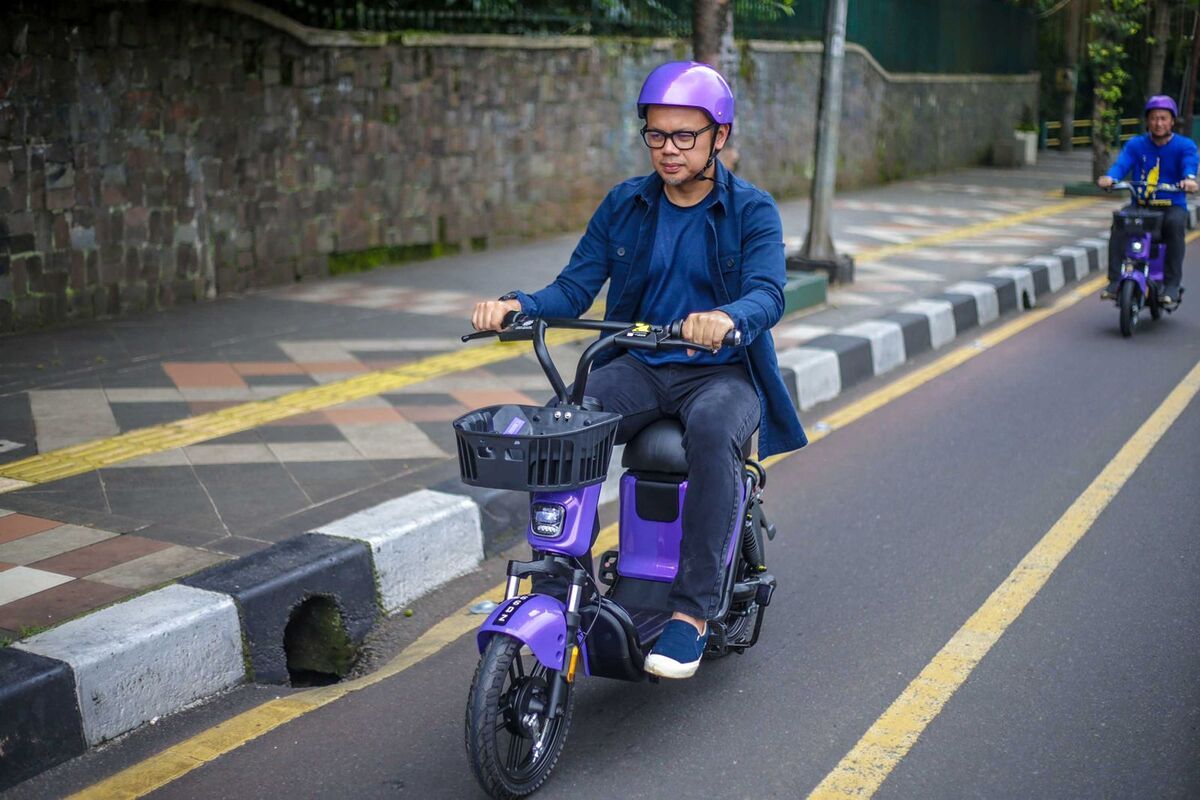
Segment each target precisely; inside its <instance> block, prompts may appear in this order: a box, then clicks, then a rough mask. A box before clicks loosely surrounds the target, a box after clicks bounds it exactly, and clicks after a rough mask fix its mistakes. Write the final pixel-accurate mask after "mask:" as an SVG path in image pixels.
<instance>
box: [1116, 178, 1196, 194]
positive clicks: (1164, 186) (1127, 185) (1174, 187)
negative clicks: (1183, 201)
mask: <svg viewBox="0 0 1200 800" xmlns="http://www.w3.org/2000/svg"><path fill="white" fill-rule="evenodd" d="M1149 185H1150V184H1149V183H1147V182H1146V181H1117V182H1116V183H1113V184H1111V185H1110V186H1108V187H1107V188H1106V189H1105V190H1104V191H1106V192H1111V191H1112V190H1113V189H1136V188H1139V187H1142V186H1149ZM1154 188H1155V190H1156V191H1160V192H1182V191H1183V187H1182V186H1180V185H1179V184H1177V183H1159V184H1156V185H1155V187H1154Z"/></svg>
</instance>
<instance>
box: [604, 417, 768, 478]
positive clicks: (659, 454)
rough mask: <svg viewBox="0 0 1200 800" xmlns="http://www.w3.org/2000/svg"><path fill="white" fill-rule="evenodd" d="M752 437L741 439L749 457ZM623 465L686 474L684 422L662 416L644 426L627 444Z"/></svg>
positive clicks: (639, 469)
mask: <svg viewBox="0 0 1200 800" xmlns="http://www.w3.org/2000/svg"><path fill="white" fill-rule="evenodd" d="M751 438H753V437H751ZM750 441H751V440H750V439H747V440H746V441H745V442H743V443H742V457H743V458H749V457H750ZM621 466H623V467H625V469H631V470H633V471H634V472H661V473H666V474H668V475H686V474H687V471H688V468H687V456H686V454H685V453H684V450H683V425H681V424H680V423H679V420H677V419H660V420H657V421H656V422H651V423H650V424H649V425H647V426H646V427H644V428H642V429H641V430H640V431H639V432H638V433H637V435H636V436H634V437H633V438H632V439H630V440H629V443H628V444H626V445H625V452H624V454H623V455H622V456H621Z"/></svg>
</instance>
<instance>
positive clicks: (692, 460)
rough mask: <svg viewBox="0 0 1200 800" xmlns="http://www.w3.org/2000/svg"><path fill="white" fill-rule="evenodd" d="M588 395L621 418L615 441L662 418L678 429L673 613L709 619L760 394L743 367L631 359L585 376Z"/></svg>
mask: <svg viewBox="0 0 1200 800" xmlns="http://www.w3.org/2000/svg"><path fill="white" fill-rule="evenodd" d="M587 395H588V396H589V397H594V398H596V399H597V400H599V401H600V402H601V403H603V405H604V410H605V411H615V412H617V413H619V414H622V415H623V416H624V419H622V420H621V423H620V425H618V426H617V443H618V444H623V443H625V442H627V441H629V440H630V439H631V438H633V436H634V435H635V434H636V433H637V432H638V431H640V430H641V429H642V428H644V427H646V426H647V425H649V424H650V423H651V422H654V421H655V420H658V419H662V418H663V417H674V418H676V419H678V420H680V421H681V422H682V423H683V428H684V435H683V446H684V450H685V451H686V454H687V462H688V493H687V497H685V498H684V501H683V541H682V543H681V544H680V552H679V571H678V572H677V573H676V575H675V582H674V584H673V585H672V586H671V594H670V601H669V602H670V604H671V610H673V611H680V612H682V613H684V614H688V615H690V616H693V617H699V618H701V619H710V618H711V617H712V616H713V615H715V614H716V613H717V609H718V607H719V606H720V602H721V581H722V578H723V576H724V556H725V552H726V551H727V550H728V548H729V537H730V536H731V535H732V534H733V532H734V530H735V525H734V521H735V517H736V515H737V511H738V504H739V503H740V501H741V488H740V481H741V475H742V444H743V443H744V442H745V441H746V440H747V439H749V438H750V436H751V434H753V433H754V431H755V429H756V428H757V427H758V424H759V415H760V411H759V402H758V394H757V393H756V392H755V391H754V384H753V383H751V381H750V376H749V374H748V373H747V371H746V367H745V365H743V364H724V365H718V366H693V365H691V364H665V365H662V366H658V367H650V366H648V365H646V364H644V363H642V362H641V361H639V360H638V359H636V358H634V357H633V356H630V355H623V356H620V357H618V358H616V359H615V360H613V361H612V362H610V363H608V364H606V365H604V366H603V367H601V368H600V369H598V370H596V371H595V372H593V373H592V375H591V377H590V378H588V383H587Z"/></svg>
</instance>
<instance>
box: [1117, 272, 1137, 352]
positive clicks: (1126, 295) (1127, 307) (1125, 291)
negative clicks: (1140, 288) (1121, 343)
mask: <svg viewBox="0 0 1200 800" xmlns="http://www.w3.org/2000/svg"><path fill="white" fill-rule="evenodd" d="M1136 291H1137V284H1136V283H1134V282H1133V281H1130V280H1126V281H1122V282H1121V289H1120V293H1119V295H1118V297H1119V298H1120V300H1119V305H1120V307H1121V335H1122V336H1124V337H1126V338H1128V337H1130V336H1133V329H1134V328H1136V327H1137V320H1138V312H1139V311H1141V309H1140V308H1138V304H1137V302H1136V301H1135V299H1134V292H1136Z"/></svg>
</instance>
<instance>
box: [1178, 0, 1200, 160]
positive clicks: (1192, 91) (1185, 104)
mask: <svg viewBox="0 0 1200 800" xmlns="http://www.w3.org/2000/svg"><path fill="white" fill-rule="evenodd" d="M1197 69H1200V11H1197V12H1196V17H1195V19H1194V20H1193V21H1192V56H1191V58H1189V59H1188V67H1187V75H1186V76H1185V77H1184V79H1183V97H1181V98H1179V99H1180V100H1181V101H1182V102H1181V103H1180V105H1181V106H1182V109H1181V116H1182V122H1183V135H1184V136H1191V135H1192V113H1193V110H1194V108H1195V103H1194V100H1195V97H1196V72H1197Z"/></svg>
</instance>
